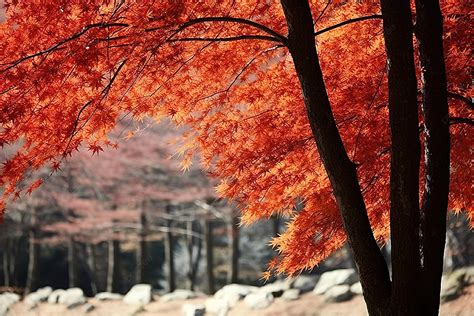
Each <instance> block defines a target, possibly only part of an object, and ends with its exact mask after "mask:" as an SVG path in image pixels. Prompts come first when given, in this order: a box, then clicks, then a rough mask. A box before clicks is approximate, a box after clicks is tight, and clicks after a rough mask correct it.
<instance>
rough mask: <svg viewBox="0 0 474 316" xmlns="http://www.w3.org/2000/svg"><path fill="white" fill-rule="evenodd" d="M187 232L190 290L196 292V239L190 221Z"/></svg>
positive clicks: (187, 224)
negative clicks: (194, 258) (194, 257)
mask: <svg viewBox="0 0 474 316" xmlns="http://www.w3.org/2000/svg"><path fill="white" fill-rule="evenodd" d="M186 230H187V232H188V234H187V235H186V246H187V248H188V289H189V290H191V291H193V290H194V281H195V280H194V279H195V276H196V273H195V271H194V260H193V256H194V238H193V236H192V234H193V222H192V221H189V222H187V223H186Z"/></svg>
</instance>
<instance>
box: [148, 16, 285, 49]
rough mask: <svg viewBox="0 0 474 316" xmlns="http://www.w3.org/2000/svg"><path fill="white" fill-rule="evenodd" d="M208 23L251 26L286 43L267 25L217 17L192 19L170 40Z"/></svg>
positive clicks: (282, 37) (150, 30)
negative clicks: (194, 26)
mask: <svg viewBox="0 0 474 316" xmlns="http://www.w3.org/2000/svg"><path fill="white" fill-rule="evenodd" d="M206 22H231V23H239V24H244V25H249V26H252V27H254V28H256V29H259V30H261V31H263V32H265V33H267V34H269V35H271V36H272V37H275V38H277V39H278V41H279V42H281V43H286V37H284V36H283V35H281V34H280V33H278V32H276V31H274V30H272V29H270V28H268V27H266V26H265V25H262V24H260V23H257V22H254V21H251V20H247V19H243V18H233V17H225V16H215V17H205V18H197V19H192V20H189V21H187V22H185V23H183V24H182V25H181V26H180V27H179V28H178V29H177V30H176V31H175V32H174V33H173V34H172V35H171V36H170V38H169V39H171V38H172V37H173V36H174V35H176V34H178V33H179V32H181V31H183V30H185V29H187V28H188V27H191V26H193V25H196V24H201V23H206ZM157 29H158V28H149V29H146V30H145V31H146V32H152V31H155V30H157Z"/></svg>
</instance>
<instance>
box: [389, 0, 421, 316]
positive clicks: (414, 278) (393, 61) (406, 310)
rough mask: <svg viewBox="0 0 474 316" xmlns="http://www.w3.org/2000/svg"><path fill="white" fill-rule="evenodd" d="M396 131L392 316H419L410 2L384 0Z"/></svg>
mask: <svg viewBox="0 0 474 316" xmlns="http://www.w3.org/2000/svg"><path fill="white" fill-rule="evenodd" d="M381 6H382V16H383V29H384V38H385V47H386V51H387V58H388V65H389V67H388V89H389V121H390V130H391V141H392V146H391V169H390V174H391V176H390V233H391V246H392V298H391V310H392V314H393V315H420V314H421V312H422V311H421V310H420V307H419V303H420V300H419V296H420V290H419V288H418V286H419V284H420V283H419V278H420V274H421V261H420V247H419V245H420V244H419V239H420V230H419V226H420V206H419V169H420V139H419V127H418V102H417V81H416V73H415V63H414V56H413V26H412V16H411V9H410V1H409V0H400V1H391V0H381Z"/></svg>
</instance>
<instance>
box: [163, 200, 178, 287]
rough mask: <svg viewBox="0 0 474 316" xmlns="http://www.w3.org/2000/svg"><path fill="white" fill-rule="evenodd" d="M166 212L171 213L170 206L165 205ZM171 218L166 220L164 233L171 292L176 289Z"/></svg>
mask: <svg viewBox="0 0 474 316" xmlns="http://www.w3.org/2000/svg"><path fill="white" fill-rule="evenodd" d="M166 212H167V213H168V214H170V213H171V206H170V205H168V206H167V207H166ZM171 225H172V222H171V220H166V226H167V227H168V231H167V232H166V235H165V258H166V263H167V267H168V291H169V292H173V291H174V290H175V289H176V281H175V269H174V236H173V234H172V233H171Z"/></svg>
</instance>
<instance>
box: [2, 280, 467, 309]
mask: <svg viewBox="0 0 474 316" xmlns="http://www.w3.org/2000/svg"><path fill="white" fill-rule="evenodd" d="M204 301H205V298H198V299H192V300H186V301H175V302H167V303H162V302H160V301H159V300H156V301H154V302H152V303H150V304H148V305H146V306H145V307H144V308H143V309H140V308H138V307H134V306H130V305H126V304H124V303H122V302H121V301H119V302H117V301H116V302H98V301H97V300H94V299H90V300H89V303H90V304H92V305H94V306H95V309H94V310H93V311H91V312H89V313H87V315H90V316H131V315H137V316H152V315H164V316H182V315H183V311H182V306H183V305H184V304H187V303H189V304H203V303H204ZM8 315H9V316H69V315H70V316H78V315H86V314H85V312H84V306H79V307H76V308H74V309H71V310H67V309H66V308H65V307H64V306H60V305H50V304H46V303H44V304H41V305H39V306H38V307H37V308H35V309H33V310H28V307H27V306H26V305H25V304H22V303H17V304H15V305H14V306H13V307H12V309H11V311H10V312H9V314H8ZM240 315H245V316H339V315H340V316H347V315H350V316H365V315H367V311H366V308H365V305H364V301H363V299H362V296H355V297H354V298H352V299H351V300H350V301H347V302H344V303H334V304H327V303H324V300H323V297H321V296H318V295H314V294H311V293H308V294H304V295H302V296H301V298H300V299H298V300H295V301H285V300H283V299H280V298H277V299H275V301H274V303H273V304H272V305H271V306H270V307H268V308H266V309H263V310H250V309H248V308H247V307H246V306H245V305H244V303H243V302H242V301H241V302H239V303H238V304H237V305H236V306H235V307H234V308H233V309H232V310H231V311H230V312H229V316H240ZM440 315H442V316H474V285H471V286H469V287H467V288H465V289H464V295H462V296H461V297H459V298H458V299H456V300H454V301H451V302H447V303H445V304H442V305H441V312H440Z"/></svg>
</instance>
